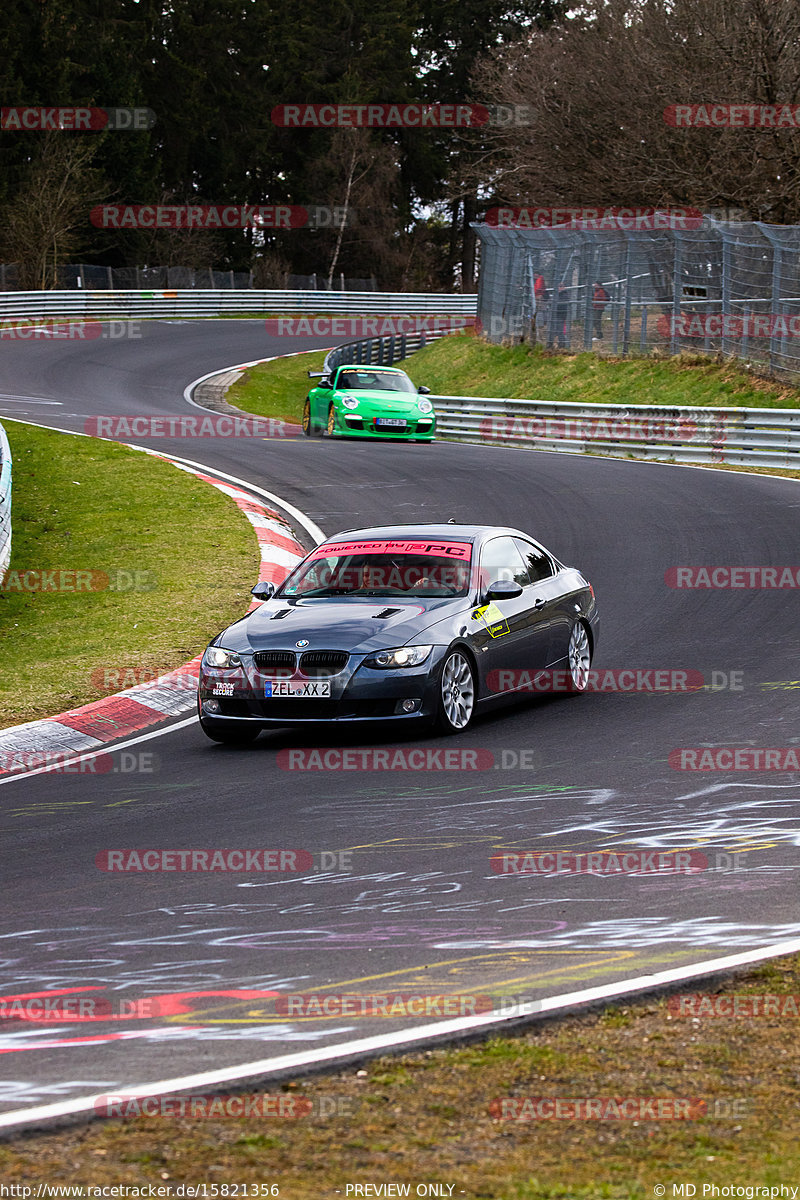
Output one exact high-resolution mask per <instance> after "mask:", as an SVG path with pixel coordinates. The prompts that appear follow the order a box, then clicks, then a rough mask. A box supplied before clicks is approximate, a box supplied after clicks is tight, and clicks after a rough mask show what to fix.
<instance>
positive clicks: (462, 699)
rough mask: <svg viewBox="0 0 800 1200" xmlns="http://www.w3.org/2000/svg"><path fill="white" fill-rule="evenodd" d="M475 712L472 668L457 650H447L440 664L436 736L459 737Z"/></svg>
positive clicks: (463, 655) (464, 655) (465, 657)
mask: <svg viewBox="0 0 800 1200" xmlns="http://www.w3.org/2000/svg"><path fill="white" fill-rule="evenodd" d="M474 712H475V675H474V672H473V670H472V664H471V663H470V661H469V659H468V658H467V656H466V654H464V653H462V651H461V650H451V651H450V653H449V654H448V655H447V658H446V659H445V661H444V666H443V667H442V674H441V677H440V680H439V712H438V715H437V719H436V728H437V729H438V730H439V732H440V733H461V732H463V730H465V729H466V728H467V726H468V725H469V723H470V721H471V720H472V716H473V713H474Z"/></svg>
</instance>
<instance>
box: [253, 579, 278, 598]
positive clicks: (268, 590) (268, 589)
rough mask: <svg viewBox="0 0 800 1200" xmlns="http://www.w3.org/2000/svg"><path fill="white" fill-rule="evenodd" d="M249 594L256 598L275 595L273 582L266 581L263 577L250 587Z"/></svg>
mask: <svg viewBox="0 0 800 1200" xmlns="http://www.w3.org/2000/svg"><path fill="white" fill-rule="evenodd" d="M250 595H251V596H255V598H256V600H269V599H270V597H271V596H274V595H275V584H274V583H267V581H266V580H265V579H262V580H261V582H260V583H257V584H256V586H255V587H254V588H251V589H250Z"/></svg>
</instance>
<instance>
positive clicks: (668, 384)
mask: <svg viewBox="0 0 800 1200" xmlns="http://www.w3.org/2000/svg"><path fill="white" fill-rule="evenodd" d="M403 367H404V369H406V370H408V372H409V374H410V375H411V377H412V379H413V380H414V382H415V383H425V384H427V386H428V387H429V388H430V389H431V391H432V392H434V393H435V394H436V395H440V396H503V397H507V398H509V399H524V400H533V401H537V402H541V403H558V404H563V403H566V402H575V403H580V404H655V405H659V406H662V407H668V408H671V407H674V406H676V405H690V406H691V407H697V408H709V407H710V408H718V407H721V408H729V407H736V408H798V407H800V390H798V389H797V388H791V387H788V386H787V385H786V384H784V383H778V382H773V381H771V380H768V379H761V378H754V376H753V375H752V373H751V372H749V371H747V370H746V369H745V368H744V367H742V366H740V365H738V364H735V363H732V362H730V361H729V360H726V361H724V362H716V361H715V360H714V359H711V358H709V357H708V356H706V355H699V354H692V355H688V354H679V355H677V356H676V357H674V358H628V359H611V358H598V357H597V356H596V355H594V354H590V353H588V352H587V353H582V354H548V353H546V352H545V351H543V350H541V349H539V348H533V347H530V346H510V347H508V346H493V345H489V344H488V343H487V342H483V341H479V340H477V339H476V338H474V337H470V336H468V335H458V336H455V335H454V336H452V337H446V338H442V339H441V340H440V341H437V342H432V343H431V344H430V345H429V346H426V347H425V349H424V350H420V351H418V352H417V353H416V354H415V355H413V357H411V358H409V359H408V360H407V361H406V363H404V364H403Z"/></svg>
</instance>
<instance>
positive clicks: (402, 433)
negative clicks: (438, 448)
mask: <svg viewBox="0 0 800 1200" xmlns="http://www.w3.org/2000/svg"><path fill="white" fill-rule="evenodd" d="M309 375H311V372H309ZM312 377H313V376H312ZM326 385H327V386H326ZM428 390H429V389H428V388H425V387H420V388H416V387H415V386H414V384H413V383H412V382H411V380H410V379H409V378H408V376H407V375H406V373H405V371H400V370H399V369H398V368H397V367H377V366H367V365H365V364H364V363H353V364H352V365H350V366H341V367H337V368H336V370H335V371H333V373H332V376H327V375H323V376H322V377H321V379H320V383H319V384H318V385H317V387H314V388H312V389H311V391H310V392H309V394H308V397H307V399H306V402H305V404H304V406H303V432H304V433H305V434H306V435H307V436H308V437H313V436H314V435H315V434H321V433H323V432H324V433H327V434H328V435H329V436H330V437H360V438H368V439H370V440H371V441H373V442H375V441H389V440H394V439H395V438H403V439H404V440H405V441H412V442H432V441H433V439H434V437H435V434H436V413H435V412H434V410H433V405H432V404H431V402H430V400H428V399H427V392H428Z"/></svg>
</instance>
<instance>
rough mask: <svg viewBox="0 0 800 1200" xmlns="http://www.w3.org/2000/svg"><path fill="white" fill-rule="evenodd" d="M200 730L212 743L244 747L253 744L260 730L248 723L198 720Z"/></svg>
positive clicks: (207, 719) (205, 718) (203, 718)
mask: <svg viewBox="0 0 800 1200" xmlns="http://www.w3.org/2000/svg"><path fill="white" fill-rule="evenodd" d="M200 728H201V729H202V731H203V733H204V734H205V735H206V737H207V738H211V741H212V742H223V743H224V744H225V745H226V746H246V745H247V744H248V742H254V741H255V739H256V738H257V737H258V735H259V733H260V732H261V729H260V728H259V726H258V725H255V724H251V723H250V722H249V721H214V720H209V718H208V717H201V718H200Z"/></svg>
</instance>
